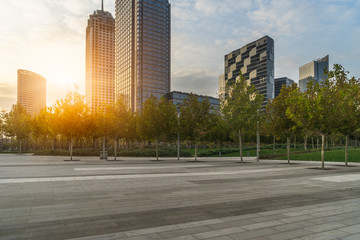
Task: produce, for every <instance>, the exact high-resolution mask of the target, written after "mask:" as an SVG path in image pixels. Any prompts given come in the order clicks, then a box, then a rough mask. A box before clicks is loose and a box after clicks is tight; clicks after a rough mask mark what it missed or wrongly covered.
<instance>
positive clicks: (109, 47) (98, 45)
mask: <svg viewBox="0 0 360 240" xmlns="http://www.w3.org/2000/svg"><path fill="white" fill-rule="evenodd" d="M85 96H86V103H87V104H88V106H89V107H90V108H91V110H92V111H103V110H104V107H105V106H106V105H108V104H110V103H112V102H115V19H114V18H113V17H112V15H111V13H109V12H107V11H104V3H103V2H102V5H101V10H96V11H95V12H94V14H92V15H90V18H89V20H88V26H87V28H86V94H85Z"/></svg>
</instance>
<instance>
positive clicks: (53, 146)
mask: <svg viewBox="0 0 360 240" xmlns="http://www.w3.org/2000/svg"><path fill="white" fill-rule="evenodd" d="M51 150H53V151H54V150H55V140H54V138H53V139H52V141H51Z"/></svg>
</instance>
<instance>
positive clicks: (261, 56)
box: [225, 36, 274, 106]
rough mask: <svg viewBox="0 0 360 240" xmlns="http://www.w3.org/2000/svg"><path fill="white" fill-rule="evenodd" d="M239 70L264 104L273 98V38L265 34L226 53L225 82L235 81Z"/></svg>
mask: <svg viewBox="0 0 360 240" xmlns="http://www.w3.org/2000/svg"><path fill="white" fill-rule="evenodd" d="M240 71H241V73H242V75H243V76H244V78H245V80H248V81H249V82H250V83H251V84H253V85H255V87H256V90H257V91H259V93H260V94H262V95H263V96H264V102H263V106H265V105H266V103H267V100H268V99H273V98H274V40H273V39H272V38H270V37H268V36H265V37H263V38H260V39H258V40H256V41H254V42H252V43H249V44H247V45H245V46H244V47H242V48H240V49H238V50H235V51H233V52H231V53H229V54H227V55H226V56H225V82H226V83H228V82H229V83H230V84H231V83H233V82H235V81H236V78H237V77H239V74H240ZM226 95H227V93H226Z"/></svg>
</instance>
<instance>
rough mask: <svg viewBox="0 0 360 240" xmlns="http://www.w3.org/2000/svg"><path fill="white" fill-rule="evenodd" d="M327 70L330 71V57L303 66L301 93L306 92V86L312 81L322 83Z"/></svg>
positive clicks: (300, 83)
mask: <svg viewBox="0 0 360 240" xmlns="http://www.w3.org/2000/svg"><path fill="white" fill-rule="evenodd" d="M325 70H329V55H327V56H325V57H323V58H320V59H318V60H315V61H312V62H310V63H307V64H305V65H303V66H301V67H300V68H299V87H300V91H301V92H305V91H306V89H307V87H306V85H307V83H308V82H309V81H310V80H311V79H313V80H315V81H316V82H320V81H321V80H322V79H323V78H324V77H325V74H324V71H325Z"/></svg>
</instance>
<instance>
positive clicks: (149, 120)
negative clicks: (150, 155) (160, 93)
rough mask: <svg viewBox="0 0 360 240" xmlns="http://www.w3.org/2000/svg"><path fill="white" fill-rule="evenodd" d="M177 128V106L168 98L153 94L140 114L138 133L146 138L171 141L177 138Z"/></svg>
mask: <svg viewBox="0 0 360 240" xmlns="http://www.w3.org/2000/svg"><path fill="white" fill-rule="evenodd" d="M176 129H177V113H176V107H175V106H174V105H173V104H172V103H171V102H169V101H168V100H167V99H166V98H164V97H161V98H160V99H158V98H157V97H155V96H151V97H150V98H149V99H147V100H146V101H145V103H144V105H143V108H142V110H141V112H140V114H139V115H138V119H137V130H138V134H139V135H140V136H141V137H142V138H143V139H146V140H149V141H154V140H157V141H159V140H162V141H169V140H172V139H174V138H175V136H176Z"/></svg>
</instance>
